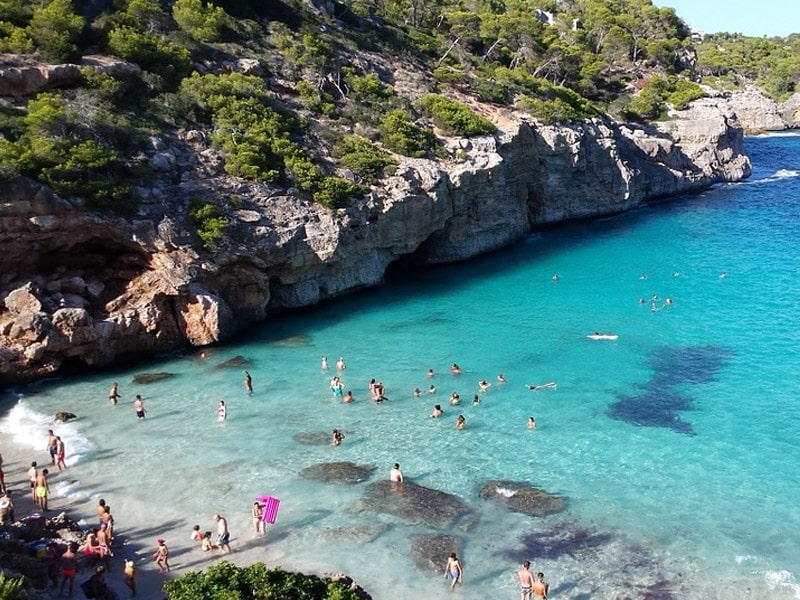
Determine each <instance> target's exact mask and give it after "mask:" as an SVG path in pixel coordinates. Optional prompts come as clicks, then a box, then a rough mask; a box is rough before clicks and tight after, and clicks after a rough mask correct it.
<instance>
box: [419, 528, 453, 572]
mask: <svg viewBox="0 0 800 600" xmlns="http://www.w3.org/2000/svg"><path fill="white" fill-rule="evenodd" d="M408 539H409V541H410V542H411V560H412V561H413V562H414V566H415V567H417V568H418V569H419V570H420V571H426V572H427V571H441V570H442V568H443V567H444V564H445V562H446V560H447V557H448V556H450V553H451V552H455V553H456V554H458V555H459V556H461V553H462V548H463V546H464V539H463V538H460V537H458V536H455V535H444V534H441V533H423V534H418V535H410V536H408Z"/></svg>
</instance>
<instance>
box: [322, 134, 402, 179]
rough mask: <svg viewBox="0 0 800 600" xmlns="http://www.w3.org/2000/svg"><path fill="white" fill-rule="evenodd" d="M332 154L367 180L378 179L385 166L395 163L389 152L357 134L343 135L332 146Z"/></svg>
mask: <svg viewBox="0 0 800 600" xmlns="http://www.w3.org/2000/svg"><path fill="white" fill-rule="evenodd" d="M333 154H334V156H336V157H338V158H339V162H340V163H341V165H342V166H343V167H345V168H347V169H350V170H351V171H352V172H353V173H355V174H356V175H358V176H359V177H362V178H363V179H365V180H367V181H374V180H375V179H378V178H379V177H380V176H381V175H382V174H383V170H384V169H385V168H386V167H390V166H396V165H397V161H396V160H395V159H393V158H392V157H391V156H389V154H387V153H386V152H384V151H383V150H381V149H380V148H377V147H376V146H375V145H374V144H373V143H372V142H370V141H369V140H368V139H366V138H363V137H361V136H358V135H346V136H344V137H343V138H342V139H341V140H340V141H339V142H338V143H337V144H336V146H335V147H334V153H333Z"/></svg>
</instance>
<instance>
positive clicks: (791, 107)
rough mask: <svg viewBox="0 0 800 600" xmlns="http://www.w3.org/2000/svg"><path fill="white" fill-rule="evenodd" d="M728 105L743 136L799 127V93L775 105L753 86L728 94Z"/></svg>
mask: <svg viewBox="0 0 800 600" xmlns="http://www.w3.org/2000/svg"><path fill="white" fill-rule="evenodd" d="M730 103H731V107H732V108H733V111H734V112H735V113H736V117H737V119H738V120H739V124H740V125H741V126H742V129H744V131H745V134H757V133H763V132H765V131H782V130H784V129H794V128H797V127H800V93H796V94H793V95H792V96H790V97H789V98H788V99H787V100H785V101H784V102H781V103H777V102H775V101H774V100H772V99H771V98H768V97H767V96H766V95H765V94H764V93H763V92H762V91H761V90H759V89H758V88H757V87H755V86H749V87H748V88H747V89H744V90H742V91H737V92H733V93H731V94H730Z"/></svg>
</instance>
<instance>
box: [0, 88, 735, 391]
mask: <svg viewBox="0 0 800 600" xmlns="http://www.w3.org/2000/svg"><path fill="white" fill-rule="evenodd" d="M487 116H488V117H489V118H491V119H492V121H493V122H494V123H495V124H496V125H497V126H498V133H497V134H495V135H492V136H485V137H479V138H471V139H449V140H448V142H447V150H448V156H447V157H446V158H442V159H438V160H428V159H409V158H403V159H401V162H400V166H399V168H398V169H397V170H396V172H395V174H394V175H393V176H391V177H388V178H385V179H384V180H383V181H382V182H381V185H380V186H379V187H377V186H376V187H373V189H372V191H371V193H370V194H369V195H368V196H367V197H366V198H364V199H363V200H360V201H357V202H355V203H354V204H353V205H352V206H351V207H349V208H347V209H340V210H337V211H330V210H328V209H326V208H324V207H322V206H320V205H319V204H317V203H313V202H312V201H311V200H310V199H309V198H307V197H306V196H304V195H303V194H301V193H300V192H297V191H296V190H293V189H291V188H290V189H288V190H287V189H282V188H278V187H276V186H271V185H268V184H259V183H253V182H246V181H243V180H239V179H236V178H233V177H230V176H228V175H224V173H223V172H222V170H221V168H220V166H219V165H220V161H219V157H218V156H217V155H216V154H215V152H214V151H213V150H211V149H209V148H205V147H204V146H203V144H202V140H200V141H198V139H197V136H196V135H194V134H193V133H192V132H184V136H183V139H175V140H171V141H164V140H153V148H152V151H151V152H150V157H149V158H150V159H151V160H153V161H158V162H160V163H162V164H163V165H164V166H163V170H164V177H163V179H159V180H158V181H153V182H151V183H150V187H147V188H142V189H140V190H137V193H138V194H139V196H140V197H141V198H142V206H141V209H140V211H139V213H138V215H137V216H136V217H135V218H133V219H120V218H110V217H107V216H101V215H98V214H94V213H88V212H86V211H85V210H84V209H83V208H81V207H79V206H75V205H73V204H71V203H70V202H67V201H65V200H63V199H60V198H58V197H56V196H55V195H54V194H53V193H52V192H51V191H50V190H49V189H48V188H47V187H45V186H41V185H39V184H34V183H32V182H30V181H28V180H23V179H19V180H15V181H14V182H12V183H11V184H9V185H7V186H6V187H5V191H4V192H3V194H2V199H0V231H2V236H0V273H2V275H0V300H2V303H0V384H3V385H8V384H10V383H14V382H22V381H27V380H32V379H35V378H38V377H41V376H44V375H46V374H49V373H53V372H56V371H58V370H59V369H62V368H64V367H67V366H70V365H76V366H94V365H105V364H109V363H111V362H112V361H114V360H117V359H119V358H122V357H127V356H140V355H145V354H151V353H152V352H157V351H164V350H169V349H173V348H177V347H181V346H185V345H195V346H202V345H206V344H211V343H214V342H217V341H219V340H222V339H224V338H226V337H228V336H230V335H231V334H233V333H235V332H236V331H238V330H239V329H241V328H242V327H243V326H245V325H248V324H251V323H254V322H258V321H263V320H264V319H266V318H267V317H268V316H269V315H270V314H271V313H273V312H275V311H278V310H281V309H288V308H297V307H303V306H311V305H314V304H317V303H319V302H321V301H324V300H325V299H327V298H331V297H334V296H338V295H342V294H346V293H350V292H353V291H354V290H357V289H360V288H365V287H369V286H375V285H379V284H380V283H381V282H382V281H383V278H384V274H385V272H386V269H387V267H388V266H389V265H391V264H392V263H394V262H396V261H398V260H400V259H403V260H404V261H407V262H409V263H410V264H420V265H425V264H434V263H444V262H452V261H460V260H466V259H469V258H471V257H473V256H477V255H479V254H482V253H485V252H489V251H491V250H495V249H498V248H501V247H504V246H508V245H509V244H513V243H514V242H516V241H518V240H519V239H520V238H522V236H524V235H525V234H527V233H528V232H530V231H532V230H534V229H536V228H539V227H543V226H546V225H550V224H554V223H560V222H564V221H570V220H577V219H591V218H596V217H601V216H606V215H611V214H617V213H621V212H624V211H626V210H629V209H631V208H633V207H636V206H638V205H640V204H642V203H643V202H646V201H649V200H656V199H660V198H666V197H669V196H672V195H675V194H680V193H684V192H693V191H698V190H701V189H704V188H707V187H708V186H710V185H713V184H715V183H719V182H726V181H737V180H740V179H742V178H745V177H747V176H748V175H749V174H750V163H749V160H748V158H747V156H746V155H745V154H744V150H743V146H742V138H743V132H742V128H741V127H740V126H739V123H738V121H737V119H736V116H735V113H734V111H733V109H732V108H731V105H730V103H729V102H728V101H727V100H725V99H719V98H717V99H704V100H698V101H696V102H694V103H693V104H692V105H691V107H690V108H689V109H688V110H686V111H681V112H675V113H673V114H672V115H671V118H670V120H668V121H664V122H661V123H659V124H658V125H657V126H652V127H651V126H636V125H631V124H624V123H617V122H615V121H613V120H611V119H608V118H596V119H593V120H591V121H588V122H583V123H575V124H572V125H568V126H560V127H555V126H542V125H539V124H537V123H536V122H535V121H534V120H532V119H528V118H525V117H524V116H521V115H520V114H516V113H512V112H511V111H505V112H496V113H495V114H491V115H487ZM175 182H178V183H175ZM197 195H203V196H205V197H209V196H211V197H220V198H222V197H225V198H232V197H235V198H236V202H235V203H232V202H228V203H227V204H225V206H226V208H225V210H226V212H227V214H226V216H227V217H228V218H229V220H230V221H231V223H232V225H231V227H230V228H229V229H230V231H231V234H230V235H228V236H227V237H226V238H225V239H224V240H223V241H222V243H220V244H219V245H218V247H216V248H215V249H214V251H213V252H207V251H205V250H202V249H200V248H201V247H200V244H199V241H198V240H197V237H196V234H195V232H194V228H193V226H192V224H191V222H190V221H189V219H188V217H187V212H188V203H189V199H190V198H192V197H195V196H197Z"/></svg>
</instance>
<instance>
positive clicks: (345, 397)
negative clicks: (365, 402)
mask: <svg viewBox="0 0 800 600" xmlns="http://www.w3.org/2000/svg"><path fill="white" fill-rule="evenodd" d="M336 364H337V370H338V371H339V372H341V371H343V370H344V369H345V368H346V367H345V362H344V358H342V357H340V358H339V360H338V361H337V363H336ZM321 366H322V369H323V370H327V368H328V359H327V357H325V356H323V357H322V361H321ZM450 373H451V374H453V375H462V374H463V373H464V370H463V369H462V368H461V367H460V366H459V365H458V363H453V364H452V366H451V367H450ZM426 377H428V378H429V379H430V378H433V377H436V372H435V371H434V370H433V369H428V371H427V373H426ZM496 381H497V383H498V384H504V383H507V380H506V378H505V376H504V375H503V374H502V373H498V374H497V377H496ZM491 387H492V384H491V383H490V382H489V381H487V380H486V379H481V380H479V381H478V390H479V391H480V392H483V393H485V392H488V391H489V389H490V388H491ZM527 387H528V388H529V389H530V390H531V391H538V390H541V389H556V388H557V387H558V386H557V384H556V383H555V382H553V381H550V382H547V383H542V384H538V385H530V384H528V385H527ZM328 388H329V389H330V390H331V392H332V393H333V395H334V398H337V399H340V400H341V402H342V403H343V404H350V403H352V402H353V401H354V398H353V392H352V391H350V390H348V391H346V392H345V388H346V386H345V383H344V381H342V379H341V377H340V376H339V375H334V376H333V377H332V378H331V380H330V382H329V384H328ZM368 388H369V392H370V396H371V397H372V400H373V401H375V402H378V403H379V402H383V401H385V400H387V397H386V388H385V386H384V385H383V382H381V381H377V380H376V379H375V378H372V379H371V380H370V382H369V386H368ZM436 392H437V389H436V386H435V385H433V384H431V385H430V387H429V388H428V394H429V395H433V394H436ZM413 395H414V397H415V398H420V397H421V396H422V395H423V392H422V390H421V389H420V388H419V387H416V388H414V391H413ZM449 402H450V405H451V406H457V405H459V404H461V396H460V395H459V393H458V392H456V391H454V392H453V393H452V394H450V398H449ZM480 403H481V398H480V395H479V394H474V395H473V397H472V405H473V406H475V405H478V404H480ZM442 415H444V411H443V410H442V406H441V404H434V406H433V411H432V412H431V414H430V417H431V418H432V419H438V418H439V417H441V416H442ZM466 426H467V420H466V418H465V417H464V415H458V416H457V417H456V422H455V428H456V429H458V430H463V429H465V428H466ZM535 427H536V421H535V419H534V418H533V417H530V418H529V419H528V428H529V429H534V428H535ZM343 440H344V435H343V434H342V432H341V431H339V430H338V429H334V430H333V433H332V439H331V445H333V446H339V445H341V443H342V441H343Z"/></svg>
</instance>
